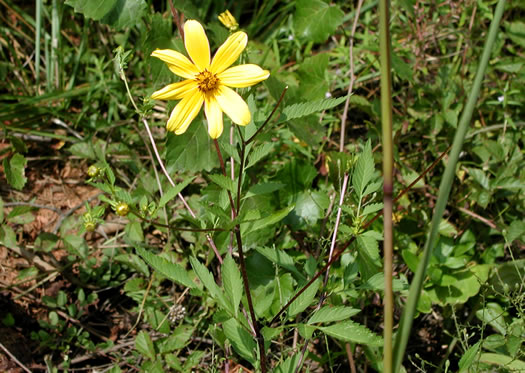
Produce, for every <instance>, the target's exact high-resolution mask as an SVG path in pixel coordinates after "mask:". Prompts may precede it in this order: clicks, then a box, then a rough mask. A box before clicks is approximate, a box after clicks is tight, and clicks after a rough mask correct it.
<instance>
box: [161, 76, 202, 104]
mask: <svg viewBox="0 0 525 373" xmlns="http://www.w3.org/2000/svg"><path fill="white" fill-rule="evenodd" d="M198 88H199V87H198V85H197V82H196V81H195V80H190V79H187V80H184V81H182V82H178V83H173V84H169V85H167V86H166V87H164V88H162V89H159V90H158V91H155V92H153V94H152V95H151V98H152V99H154V100H180V99H181V98H183V97H184V96H186V95H187V94H191V91H192V90H194V89H198Z"/></svg>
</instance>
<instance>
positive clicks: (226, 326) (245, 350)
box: [222, 319, 257, 364]
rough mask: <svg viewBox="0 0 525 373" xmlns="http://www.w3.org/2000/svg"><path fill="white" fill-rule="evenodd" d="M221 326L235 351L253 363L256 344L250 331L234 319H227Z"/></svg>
mask: <svg viewBox="0 0 525 373" xmlns="http://www.w3.org/2000/svg"><path fill="white" fill-rule="evenodd" d="M222 326H223V330H224V334H225V335H226V337H227V338H228V340H229V341H230V343H231V344H232V346H233V348H234V349H235V351H237V352H238V353H239V355H241V356H242V357H243V358H245V359H246V360H248V361H249V362H250V363H252V364H255V361H256V359H255V356H254V353H255V351H257V345H256V344H255V340H254V339H253V337H252V336H251V335H250V333H248V332H247V331H246V330H244V329H243V328H242V327H241V326H240V325H239V323H238V322H237V321H236V320H235V319H229V320H228V321H226V322H224V323H223V324H222Z"/></svg>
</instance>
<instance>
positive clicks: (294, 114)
mask: <svg viewBox="0 0 525 373" xmlns="http://www.w3.org/2000/svg"><path fill="white" fill-rule="evenodd" d="M346 97H347V96H343V97H339V98H328V99H323V100H317V101H310V102H302V103H299V104H293V105H290V106H287V107H285V108H284V109H283V113H282V114H281V117H279V120H278V123H283V122H286V121H289V120H291V119H296V118H301V117H304V116H307V115H310V114H313V113H317V112H319V111H323V110H327V109H331V108H333V107H336V106H337V105H339V104H341V103H342V102H344V101H345V100H346Z"/></svg>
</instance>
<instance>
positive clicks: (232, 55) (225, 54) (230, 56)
mask: <svg viewBox="0 0 525 373" xmlns="http://www.w3.org/2000/svg"><path fill="white" fill-rule="evenodd" d="M247 43H248V35H246V33H244V32H242V31H239V32H236V33H235V34H232V35H231V36H230V37H229V38H228V39H226V41H225V42H224V44H222V45H221V46H220V47H219V49H218V50H217V53H215V56H214V57H213V60H212V61H211V66H210V71H211V72H213V73H214V74H219V73H222V72H223V71H224V70H226V69H227V68H228V67H230V66H231V64H232V63H234V62H235V60H237V58H239V56H240V54H241V53H242V51H243V50H244V48H246V44H247Z"/></svg>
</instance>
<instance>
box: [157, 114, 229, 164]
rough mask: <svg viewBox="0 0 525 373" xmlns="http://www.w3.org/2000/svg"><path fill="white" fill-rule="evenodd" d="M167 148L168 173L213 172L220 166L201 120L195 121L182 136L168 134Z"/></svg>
mask: <svg viewBox="0 0 525 373" xmlns="http://www.w3.org/2000/svg"><path fill="white" fill-rule="evenodd" d="M166 148H167V149H168V151H167V153H166V164H167V168H168V171H170V170H177V172H181V171H191V172H200V171H211V169H213V168H214V167H216V166H218V165H219V161H218V158H217V152H216V151H215V147H214V146H213V141H212V140H211V139H210V136H208V132H207V131H206V128H204V126H203V125H202V121H200V120H194V121H193V123H192V124H191V126H190V127H189V128H188V130H187V131H186V132H185V133H183V134H182V135H174V134H172V133H168V141H167V143H166Z"/></svg>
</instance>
